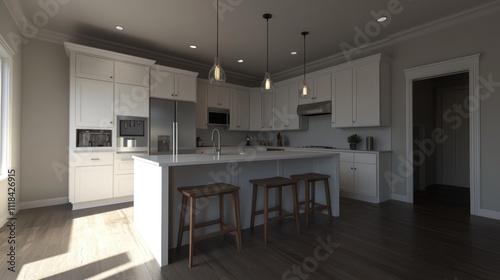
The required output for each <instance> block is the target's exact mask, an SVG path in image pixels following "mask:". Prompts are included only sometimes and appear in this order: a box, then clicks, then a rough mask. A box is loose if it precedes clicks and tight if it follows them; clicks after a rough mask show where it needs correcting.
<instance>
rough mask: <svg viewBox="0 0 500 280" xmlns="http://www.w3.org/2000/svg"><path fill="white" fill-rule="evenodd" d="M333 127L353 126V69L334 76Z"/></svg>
mask: <svg viewBox="0 0 500 280" xmlns="http://www.w3.org/2000/svg"><path fill="white" fill-rule="evenodd" d="M333 77H334V78H333V81H332V82H333V84H332V88H333V92H332V127H351V126H352V122H353V119H352V69H347V70H344V71H340V72H336V73H334V75H333Z"/></svg>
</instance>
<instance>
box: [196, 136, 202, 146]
mask: <svg viewBox="0 0 500 280" xmlns="http://www.w3.org/2000/svg"><path fill="white" fill-rule="evenodd" d="M196 147H203V139H201V137H196Z"/></svg>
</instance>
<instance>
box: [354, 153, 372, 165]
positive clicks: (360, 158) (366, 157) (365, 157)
mask: <svg viewBox="0 0 500 280" xmlns="http://www.w3.org/2000/svg"><path fill="white" fill-rule="evenodd" d="M354 162H356V163H358V162H359V163H370V164H377V155H375V154H362V153H355V154H354Z"/></svg>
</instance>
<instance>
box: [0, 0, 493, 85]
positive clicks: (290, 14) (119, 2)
mask: <svg viewBox="0 0 500 280" xmlns="http://www.w3.org/2000/svg"><path fill="white" fill-rule="evenodd" d="M4 1H5V3H6V4H7V6H8V7H9V10H10V11H11V13H12V14H13V15H15V17H16V16H17V17H18V18H19V17H20V16H21V15H24V16H26V18H28V19H30V20H32V21H33V22H34V21H35V20H36V19H37V16H38V18H39V25H40V26H41V31H43V32H45V33H50V34H51V36H52V37H57V36H59V37H62V38H66V39H68V40H71V41H74V42H79V41H81V42H94V45H101V46H102V45H104V46H109V48H113V46H115V47H116V46H120V47H121V48H123V49H130V50H135V52H134V53H135V54H137V53H138V52H139V53H140V51H138V50H143V51H144V57H148V58H152V57H151V56H152V54H160V56H159V57H158V58H157V60H158V61H159V62H160V63H161V64H165V65H168V66H174V67H175V66H176V65H180V64H183V63H184V64H186V65H188V64H192V65H196V66H197V67H198V68H204V67H206V68H207V70H206V72H208V70H209V68H210V67H211V64H212V62H213V57H214V56H215V52H216V19H217V17H216V10H215V6H216V5H215V3H216V0H106V1H103V0H57V1H56V0H54V1H16V0H4ZM43 2H49V3H58V4H57V6H55V5H52V6H48V7H45V8H43V7H42V6H41V5H40V4H39V3H43ZM498 2H500V1H498V0H439V1H436V0H418V1H412V0H219V6H220V10H219V57H220V59H221V63H222V66H223V68H224V69H225V71H226V73H227V75H228V80H229V81H230V80H231V76H240V77H246V78H247V79H248V80H255V81H258V80H260V79H261V78H262V77H263V75H264V72H265V67H266V20H265V19H263V17H262V15H263V14H264V13H271V14H272V15H273V17H272V18H271V19H270V20H269V68H270V69H269V70H270V72H271V75H273V74H276V73H283V72H286V71H287V70H289V69H296V70H298V69H300V67H301V66H302V65H303V37H302V35H300V33H301V32H302V31H309V35H308V36H307V52H306V55H307V61H308V62H312V61H317V60H321V59H324V58H325V57H332V56H335V55H337V56H338V55H341V54H342V49H341V44H342V43H346V44H349V45H351V46H355V38H356V34H358V32H357V31H356V30H357V28H359V29H360V30H365V27H367V26H371V28H372V29H371V30H372V31H373V32H372V34H370V35H369V37H368V38H369V40H370V42H376V41H379V40H384V38H388V37H389V36H393V35H394V34H400V33H401V32H404V31H407V30H409V29H411V28H413V27H416V26H421V25H424V24H428V23H432V22H434V21H436V20H440V19H443V18H446V17H450V16H456V15H457V14H459V13H462V12H464V11H470V10H471V9H475V8H481V9H485V7H486V8H488V7H489V6H485V5H490V4H491V5H496V4H498ZM388 5H389V6H391V5H392V8H391V9H389V8H388ZM12 7H17V12H13V8H12ZM379 11H386V12H388V13H389V15H390V17H389V20H388V21H386V22H385V23H384V25H385V26H382V25H381V24H378V23H376V22H375V16H374V15H373V14H377V13H378V12H379ZM391 11H392V13H391ZM43 14H45V15H49V17H45V19H47V20H46V21H44V17H43ZM18 25H19V22H18ZM116 25H121V26H123V27H124V28H125V29H124V30H123V31H118V30H116V29H115V26H116ZM364 34H367V32H366V31H364ZM91 45H92V44H91ZM190 45H196V46H197V48H196V49H191V48H189V46H190ZM291 51H297V52H298V55H295V56H293V55H291V54H290V52H291ZM238 59H243V60H244V62H243V63H238V62H237V60H238ZM195 68H196V67H195ZM195 68H192V69H195ZM203 74H204V73H203ZM200 76H201V75H200ZM254 86H258V84H254Z"/></svg>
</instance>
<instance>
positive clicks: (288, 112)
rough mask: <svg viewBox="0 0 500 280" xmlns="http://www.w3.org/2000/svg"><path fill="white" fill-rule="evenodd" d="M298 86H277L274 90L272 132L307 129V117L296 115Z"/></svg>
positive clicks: (296, 84)
mask: <svg viewBox="0 0 500 280" xmlns="http://www.w3.org/2000/svg"><path fill="white" fill-rule="evenodd" d="M298 89H299V84H298V83H292V84H289V85H279V86H276V87H275V89H274V110H273V114H274V130H279V131H281V130H299V129H305V128H307V124H308V123H309V122H307V117H303V116H298V115H297V106H298V105H299V95H298Z"/></svg>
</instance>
